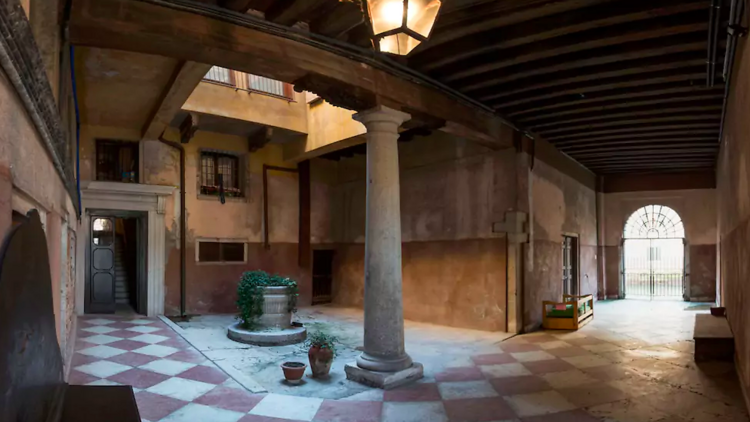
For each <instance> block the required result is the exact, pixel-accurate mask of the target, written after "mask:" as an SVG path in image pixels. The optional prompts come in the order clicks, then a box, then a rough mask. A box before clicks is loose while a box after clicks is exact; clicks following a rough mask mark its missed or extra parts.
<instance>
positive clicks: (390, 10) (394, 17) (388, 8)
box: [367, 0, 404, 35]
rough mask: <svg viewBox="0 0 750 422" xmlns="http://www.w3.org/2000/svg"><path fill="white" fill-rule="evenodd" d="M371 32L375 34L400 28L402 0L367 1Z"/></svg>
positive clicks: (402, 11)
mask: <svg viewBox="0 0 750 422" xmlns="http://www.w3.org/2000/svg"><path fill="white" fill-rule="evenodd" d="M367 7H368V11H369V12H370V20H371V22H372V32H373V33H374V34H375V35H378V34H382V33H383V32H386V31H390V30H393V29H396V28H400V27H401V24H402V23H403V16H404V2H403V0H370V1H368V2H367Z"/></svg>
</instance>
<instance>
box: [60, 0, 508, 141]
mask: <svg viewBox="0 0 750 422" xmlns="http://www.w3.org/2000/svg"><path fill="white" fill-rule="evenodd" d="M69 28H70V31H69V32H70V41H71V43H73V44H75V45H85V46H90V47H97V48H111V49H119V50H125V51H133V52H139V53H144V54H154V55H160V56H165V57H173V58H177V59H180V60H190V61H195V62H199V63H213V64H215V65H217V66H222V67H226V68H229V69H235V70H238V71H242V72H246V73H252V74H256V75H260V76H265V77H267V78H272V79H275V80H279V81H282V82H288V83H295V81H300V80H303V79H304V78H307V79H306V80H312V79H316V78H321V79H325V80H326V81H328V82H330V83H329V84H327V85H326V86H330V87H332V89H334V90H336V92H325V93H323V92H316V93H317V94H319V95H321V96H322V97H323V98H326V97H327V96H328V97H332V96H337V97H338V98H341V99H344V98H348V99H350V100H352V102H356V103H358V104H361V105H363V106H367V105H370V104H371V101H372V100H373V99H374V101H376V102H377V103H378V104H382V105H385V106H389V107H392V108H396V109H412V110H416V111H420V112H423V113H425V114H428V115H431V116H433V117H435V118H437V119H443V120H445V121H446V122H447V123H446V128H443V129H442V130H444V131H449V130H450V131H454V132H460V133H462V134H463V136H464V137H466V138H467V139H470V140H473V141H475V142H479V143H482V144H483V145H487V146H490V147H493V148H505V147H508V146H511V145H512V136H508V134H509V131H510V130H511V129H510V126H509V125H508V123H507V122H505V121H504V120H503V119H502V118H500V117H499V116H497V115H495V114H494V113H492V112H490V111H488V110H486V109H484V108H482V107H480V106H477V105H475V104H472V103H470V102H469V101H468V100H466V99H465V98H463V97H461V96H460V95H458V94H457V93H455V92H453V91H451V90H449V89H446V88H442V87H440V86H437V85H434V84H432V83H431V81H429V80H427V79H424V78H420V76H419V75H415V74H413V73H409V74H407V73H405V72H403V71H402V70H400V69H399V68H398V67H396V66H394V65H393V64H392V62H391V61H388V60H380V59H378V58H373V56H372V55H371V54H365V53H363V52H360V51H359V50H354V49H351V50H349V49H346V50H345V49H342V48H341V47H338V46H335V45H329V44H323V43H319V42H316V41H314V40H311V39H310V37H309V36H308V35H307V34H302V33H300V32H299V31H291V30H290V31H284V30H281V29H278V28H275V27H273V28H271V27H268V26H265V25H263V24H262V22H259V21H258V20H257V19H256V18H253V17H251V16H245V15H239V14H236V13H228V12H224V11H222V10H221V9H218V8H217V9H213V8H201V7H199V6H194V5H192V4H191V3H190V2H185V3H180V5H179V8H178V7H172V6H171V5H170V4H169V3H164V2H161V3H159V5H157V4H153V3H151V2H149V1H129V0H76V1H75V2H73V6H72V8H71V13H70V21H69ZM272 30H273V31H272ZM271 32H273V33H271ZM363 63H365V64H363ZM313 92H314V91H313ZM372 105H374V104H372Z"/></svg>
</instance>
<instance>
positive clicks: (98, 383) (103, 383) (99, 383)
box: [86, 380, 122, 385]
mask: <svg viewBox="0 0 750 422" xmlns="http://www.w3.org/2000/svg"><path fill="white" fill-rule="evenodd" d="M86 385H122V384H120V383H119V382H114V381H110V380H96V381H94V382H90V383H88V384H86Z"/></svg>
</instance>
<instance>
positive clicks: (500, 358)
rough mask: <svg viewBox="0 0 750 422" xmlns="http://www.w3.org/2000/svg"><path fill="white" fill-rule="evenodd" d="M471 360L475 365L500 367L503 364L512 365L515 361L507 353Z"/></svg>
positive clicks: (477, 357) (481, 356) (482, 356)
mask: <svg viewBox="0 0 750 422" xmlns="http://www.w3.org/2000/svg"><path fill="white" fill-rule="evenodd" d="M471 360H472V361H474V363H475V364H477V365H501V364H503V363H514V362H516V359H515V358H514V357H513V356H511V355H510V354H508V353H493V354H489V355H477V356H472V357H471Z"/></svg>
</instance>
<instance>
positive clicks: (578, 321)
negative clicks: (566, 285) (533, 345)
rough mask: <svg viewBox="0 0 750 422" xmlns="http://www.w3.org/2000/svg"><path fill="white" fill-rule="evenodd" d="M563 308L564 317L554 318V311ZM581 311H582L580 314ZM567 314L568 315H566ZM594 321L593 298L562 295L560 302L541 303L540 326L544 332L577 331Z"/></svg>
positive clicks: (589, 296)
mask: <svg viewBox="0 0 750 422" xmlns="http://www.w3.org/2000/svg"><path fill="white" fill-rule="evenodd" d="M559 307H564V308H565V311H562V312H563V313H565V314H566V315H561V316H555V315H554V310H555V309H556V308H559ZM581 309H583V311H582V312H581ZM568 314H569V315H568ZM593 319H594V296H593V295H584V296H573V295H563V301H562V302H551V301H548V300H545V301H544V302H542V326H543V327H544V329H545V330H577V329H579V328H581V327H583V326H584V325H586V324H588V323H589V322H591V321H593Z"/></svg>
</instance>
